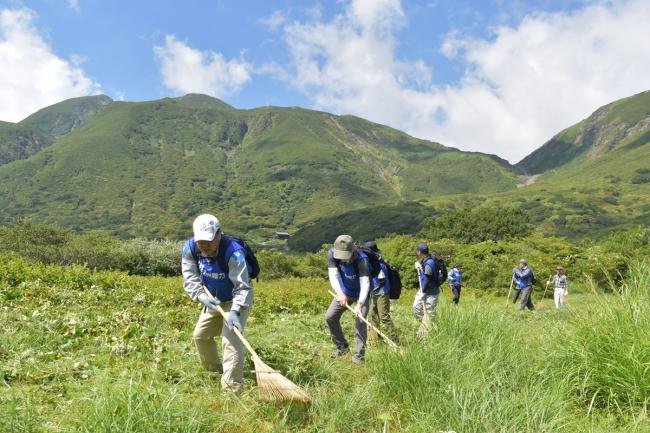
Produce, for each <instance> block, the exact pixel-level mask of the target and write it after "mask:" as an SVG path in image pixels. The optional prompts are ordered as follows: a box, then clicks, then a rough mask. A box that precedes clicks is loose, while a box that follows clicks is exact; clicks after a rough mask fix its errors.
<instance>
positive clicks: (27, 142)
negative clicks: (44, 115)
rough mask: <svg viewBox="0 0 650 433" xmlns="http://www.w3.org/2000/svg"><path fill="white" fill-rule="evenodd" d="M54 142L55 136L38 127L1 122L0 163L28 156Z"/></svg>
mask: <svg viewBox="0 0 650 433" xmlns="http://www.w3.org/2000/svg"><path fill="white" fill-rule="evenodd" d="M53 142H54V138H52V137H51V136H50V135H48V134H46V133H44V132H42V131H41V130H40V129H38V128H36V127H33V126H28V125H21V124H17V123H10V122H0V165H2V164H6V163H8V162H11V161H16V160H18V159H25V158H28V157H30V156H31V155H33V154H35V153H36V152H38V151H39V150H41V149H43V148H45V147H47V146H49V145H50V144H52V143H53Z"/></svg>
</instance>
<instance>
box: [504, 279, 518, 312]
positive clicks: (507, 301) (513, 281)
mask: <svg viewBox="0 0 650 433" xmlns="http://www.w3.org/2000/svg"><path fill="white" fill-rule="evenodd" d="M514 283H515V279H514V278H511V279H510V288H509V289H508V296H506V305H505V306H504V307H503V308H508V305H510V293H511V292H512V285H513V284H514Z"/></svg>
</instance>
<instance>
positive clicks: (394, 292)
mask: <svg viewBox="0 0 650 433" xmlns="http://www.w3.org/2000/svg"><path fill="white" fill-rule="evenodd" d="M384 263H386V269H387V270H388V275H386V279H387V280H388V284H390V292H389V293H388V296H389V298H390V299H399V297H400V295H401V294H402V279H401V278H400V276H399V271H398V270H397V269H396V268H394V267H392V266H391V265H389V264H388V263H387V262H384Z"/></svg>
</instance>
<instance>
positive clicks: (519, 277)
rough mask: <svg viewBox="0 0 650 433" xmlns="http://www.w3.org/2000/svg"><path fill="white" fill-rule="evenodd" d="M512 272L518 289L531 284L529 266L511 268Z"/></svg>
mask: <svg viewBox="0 0 650 433" xmlns="http://www.w3.org/2000/svg"><path fill="white" fill-rule="evenodd" d="M512 273H513V274H514V275H515V282H516V283H517V288H518V289H525V288H526V287H530V286H532V285H533V270H532V269H531V268H530V266H526V267H525V268H523V269H516V268H515V269H513V270H512Z"/></svg>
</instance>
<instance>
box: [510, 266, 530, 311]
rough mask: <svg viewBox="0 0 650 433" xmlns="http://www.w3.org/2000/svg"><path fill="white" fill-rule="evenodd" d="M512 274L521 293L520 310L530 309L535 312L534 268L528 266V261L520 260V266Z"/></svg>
mask: <svg viewBox="0 0 650 433" xmlns="http://www.w3.org/2000/svg"><path fill="white" fill-rule="evenodd" d="M512 274H513V277H514V279H515V283H516V284H517V289H519V290H520V291H521V304H520V305H519V309H520V310H524V309H525V308H528V309H529V310H531V311H532V310H534V309H535V306H534V305H533V297H532V295H533V284H534V283H535V274H534V272H533V270H532V268H531V267H530V266H528V262H527V261H526V259H521V260H519V266H518V267H515V268H514V269H513V270H512ZM515 299H516V298H515Z"/></svg>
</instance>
